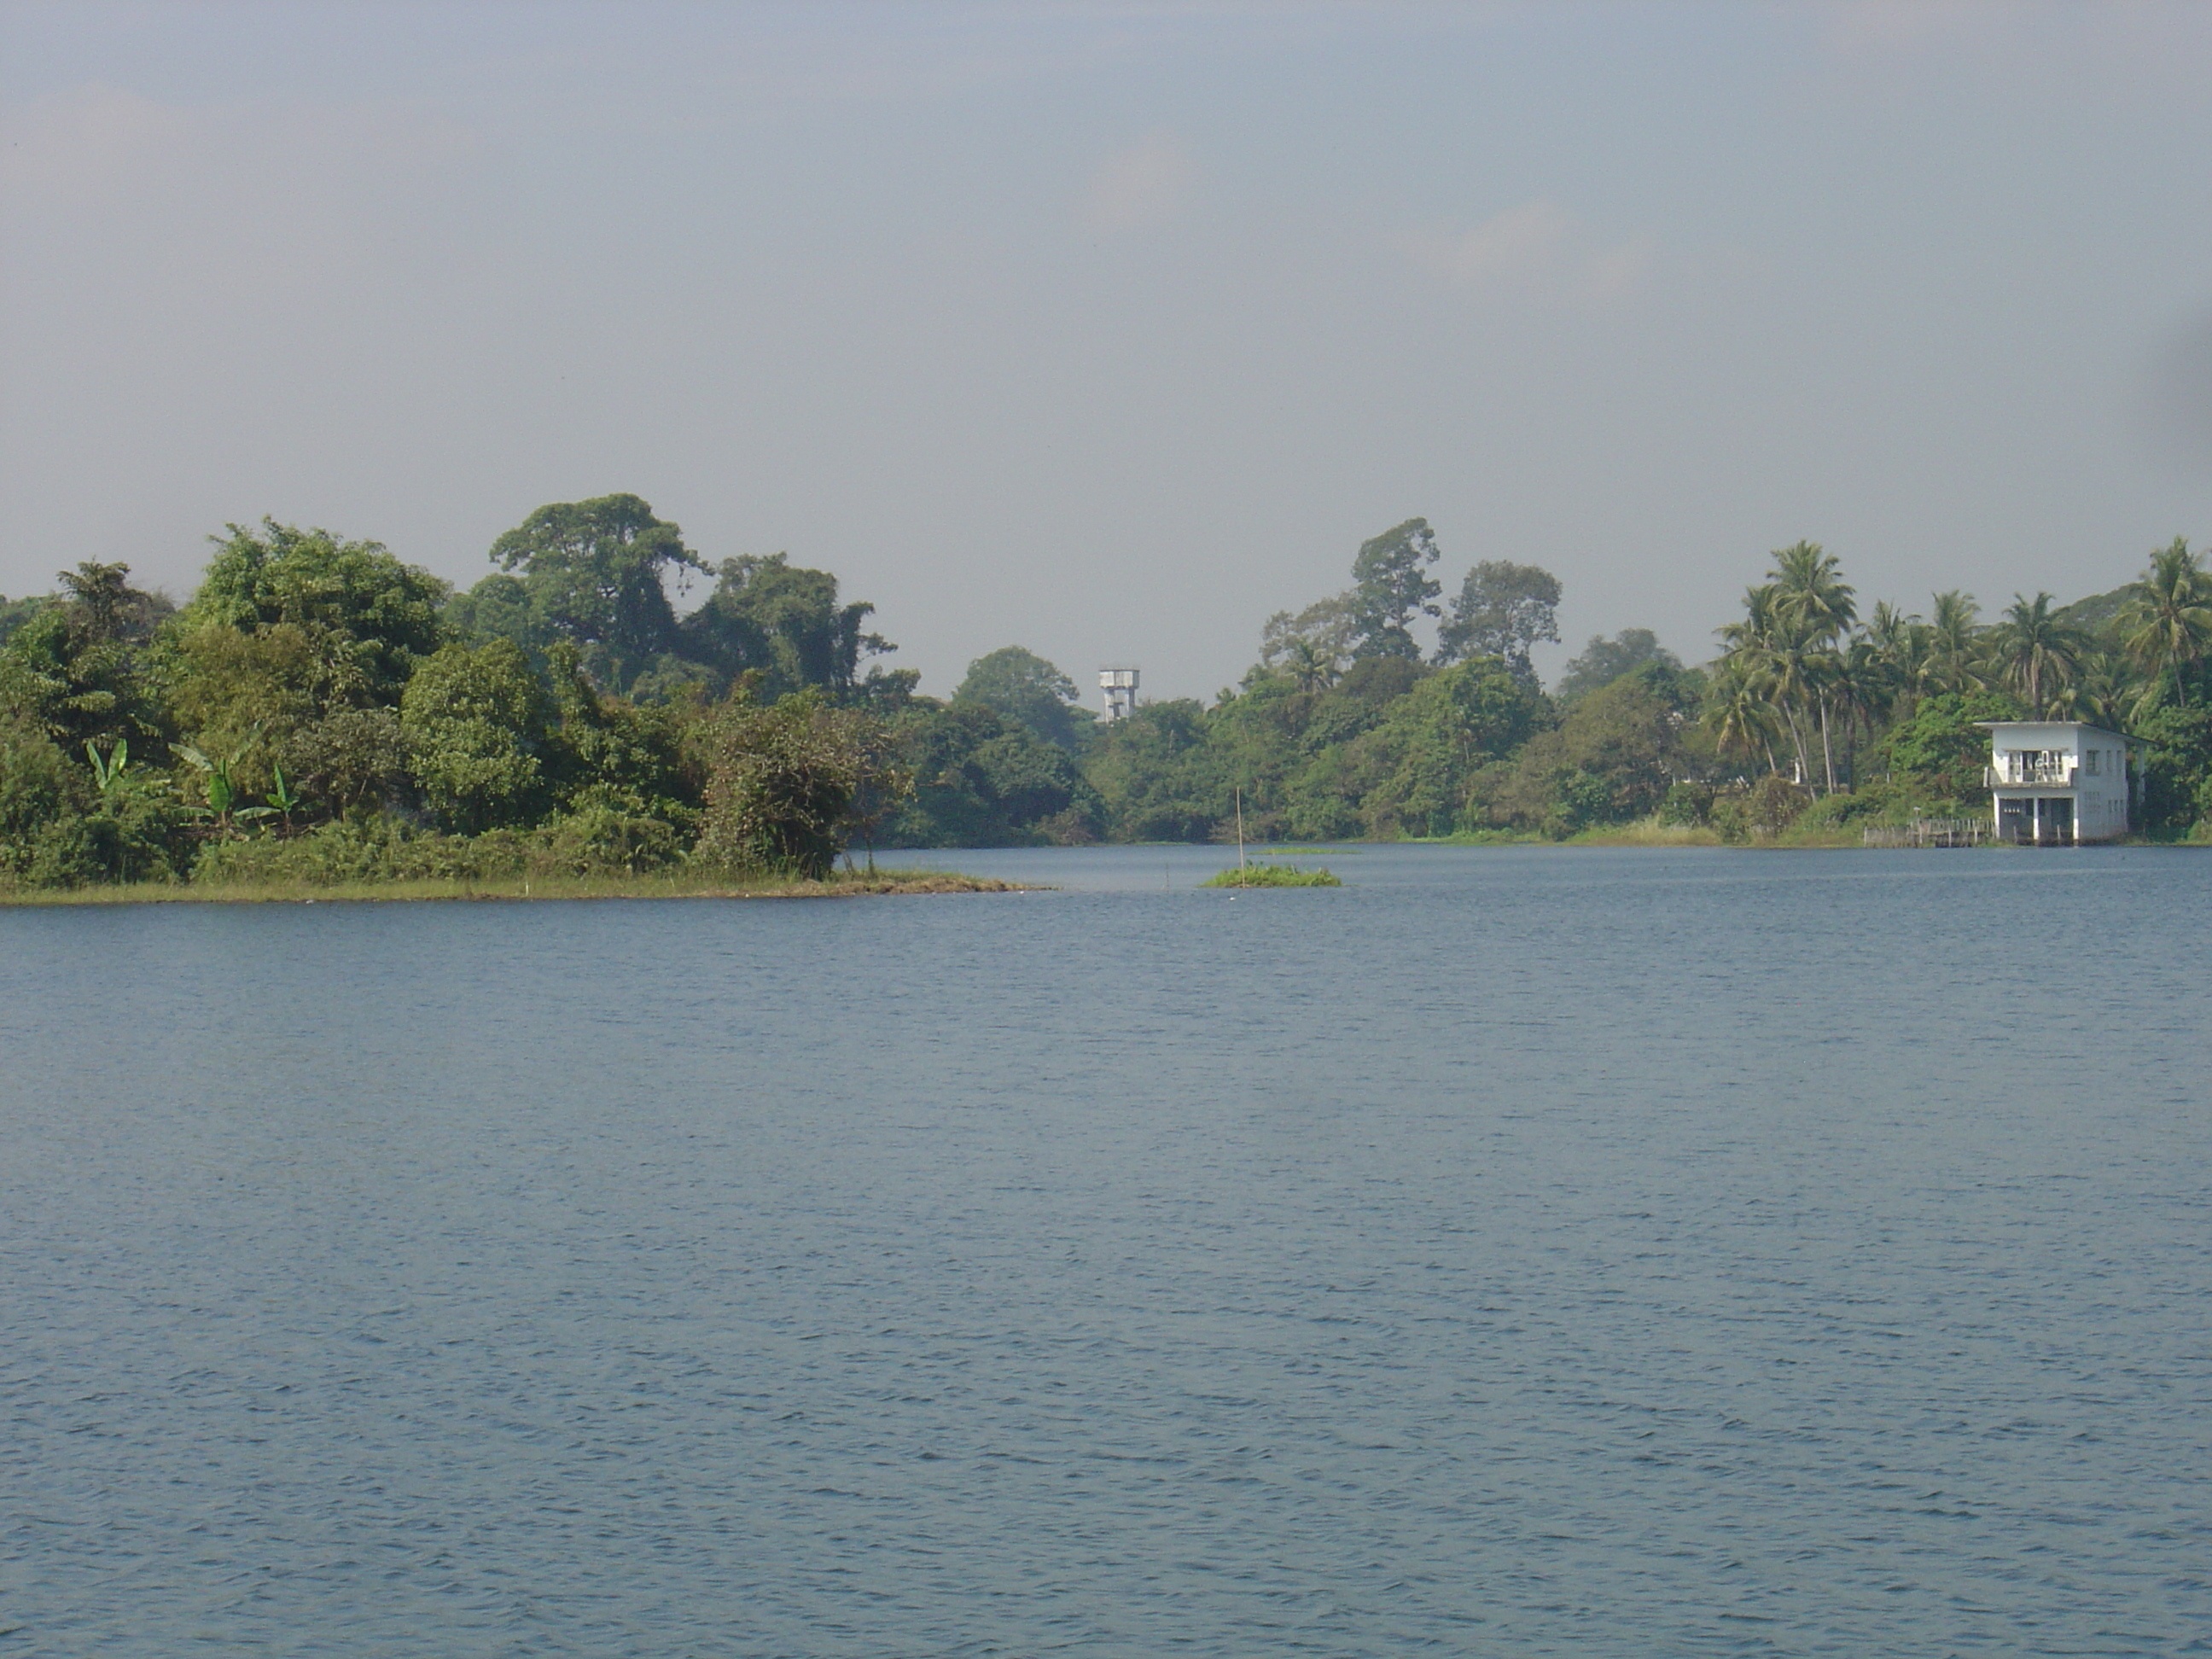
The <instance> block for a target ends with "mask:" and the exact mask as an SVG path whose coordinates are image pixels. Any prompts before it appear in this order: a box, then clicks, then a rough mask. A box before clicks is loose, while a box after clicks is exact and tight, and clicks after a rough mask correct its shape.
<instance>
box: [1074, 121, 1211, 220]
mask: <svg viewBox="0 0 2212 1659" xmlns="http://www.w3.org/2000/svg"><path fill="white" fill-rule="evenodd" d="M1197 177H1198V167H1197V164H1196V163H1195V162H1194V161H1192V160H1191V159H1190V155H1189V154H1188V152H1187V151H1186V150H1185V149H1183V147H1182V143H1180V142H1179V141H1178V140H1177V139H1176V137H1175V136H1174V135H1173V134H1172V133H1166V132H1156V133H1153V134H1152V135H1151V136H1150V137H1146V138H1145V139H1143V140H1141V141H1140V142H1139V143H1135V144H1132V145H1131V146H1130V147H1129V148H1128V149H1125V150H1122V151H1121V153H1120V154H1118V155H1113V156H1109V158H1108V159H1107V161H1106V162H1105V164H1104V165H1103V167H1100V168H1099V169H1098V172H1097V175H1096V176H1095V177H1093V178H1092V179H1091V189H1090V191H1089V192H1088V194H1087V195H1086V196H1085V198H1084V203H1083V214H1082V218H1083V223H1084V226H1085V228H1087V229H1089V230H1091V231H1093V232H1095V233H1097V234H1100V235H1107V236H1112V235H1121V234H1126V233H1127V232H1130V231H1135V230H1145V229H1149V228H1151V227H1152V226H1154V225H1159V224H1164V223H1166V222H1168V221H1169V220H1170V219H1173V218H1175V217H1176V216H1177V215H1179V214H1180V213H1182V210H1183V209H1184V208H1185V207H1186V206H1188V204H1189V201H1190V195H1191V189H1192V186H1193V185H1194V183H1195V181H1196V179H1197Z"/></svg>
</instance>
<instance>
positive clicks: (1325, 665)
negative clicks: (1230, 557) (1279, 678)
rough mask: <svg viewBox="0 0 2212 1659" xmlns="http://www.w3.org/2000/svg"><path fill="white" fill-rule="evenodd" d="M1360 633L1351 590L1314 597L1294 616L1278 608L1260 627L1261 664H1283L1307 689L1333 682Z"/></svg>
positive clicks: (1274, 665) (1267, 665) (1280, 665)
mask: <svg viewBox="0 0 2212 1659" xmlns="http://www.w3.org/2000/svg"><path fill="white" fill-rule="evenodd" d="M1358 637H1359V624H1358V619H1357V618H1356V617H1354V615H1353V614H1352V595H1351V594H1350V593H1337V594H1333V595H1331V596H1330V597H1329V598H1328V599H1317V600H1316V601H1315V602H1314V603H1313V604H1311V605H1308V606H1307V607H1306V608H1305V609H1304V610H1303V611H1299V612H1297V614H1296V615H1295V616H1294V615H1292V614H1291V612H1290V611H1277V612H1275V614H1274V615H1273V616H1272V617H1268V618H1267V621H1266V623H1263V624H1262V625H1261V629H1260V664H1261V666H1262V667H1263V668H1270V669H1273V668H1285V669H1287V670H1288V671H1290V672H1291V673H1292V674H1293V675H1294V676H1295V677H1296V678H1297V680H1298V682H1299V684H1300V685H1301V687H1302V689H1304V690H1309V691H1321V690H1327V689H1328V687H1329V686H1331V685H1333V684H1335V683H1336V677H1337V676H1338V674H1340V672H1342V671H1343V668H1344V665H1345V663H1346V660H1347V659H1350V657H1351V655H1352V647H1353V645H1354V644H1355V643H1357V641H1358Z"/></svg>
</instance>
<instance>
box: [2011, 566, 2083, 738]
mask: <svg viewBox="0 0 2212 1659" xmlns="http://www.w3.org/2000/svg"><path fill="white" fill-rule="evenodd" d="M2054 605H2055V601H2054V600H2053V599H2052V598H2051V595H2050V594H2048V593H2038V594H2037V595H2036V596H2035V597H2034V598H2033V599H2029V598H2027V596H2026V595H2024V594H2019V593H2015V594H2014V595H2013V602H2012V604H2011V605H2009V606H2008V607H2007V609H2006V611H2005V613H2004V620H2003V621H2002V622H2001V623H1998V624H1997V625H1996V628H1995V629H1992V630H1991V634H1990V653H1991V655H1992V657H1993V659H1994V660H1995V661H1996V665H1997V668H1998V671H1999V672H2000V673H2001V674H2002V676H2003V678H2004V681H2005V684H2008V686H2010V687H2011V688H2012V689H2013V690H2015V691H2016V692H2018V693H2019V694H2020V696H2021V702H2024V703H2025V704H2026V705H2027V712H2028V714H2029V716H2030V717H2031V718H2033V719H2036V720H2045V719H2050V718H2053V717H2056V716H2059V715H2061V714H2063V711H2064V709H2065V707H2066V700H2067V691H2068V688H2069V686H2070V685H2071V684H2073V679H2074V675H2075V671H2076V670H2077V669H2078V668H2080V666H2081V657H2082V653H2083V652H2084V651H2085V650H2087V647H2088V641H2087V639H2086V638H2084V637H2083V635H2082V634H2081V630H2080V629H2076V628H2073V627H2070V626H2069V625H2068V624H2067V623H2064V622H2063V621H2061V620H2060V619H2059V617H2057V615H2055V614H2054V609H2053V607H2054Z"/></svg>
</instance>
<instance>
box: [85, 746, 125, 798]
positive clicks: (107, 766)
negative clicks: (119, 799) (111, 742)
mask: <svg viewBox="0 0 2212 1659" xmlns="http://www.w3.org/2000/svg"><path fill="white" fill-rule="evenodd" d="M84 754H85V758H86V759H87V760H88V761H90V762H91V763H92V775H93V780H94V782H96V783H98V784H99V785H100V799H102V800H111V801H112V800H113V799H115V797H116V795H117V794H118V793H120V792H121V791H122V790H123V789H124V788H125V787H126V785H127V784H128V783H129V782H130V780H129V779H128V778H126V777H125V774H126V773H127V772H129V771H130V769H131V739H130V738H116V740H115V747H114V748H112V749H111V750H108V751H107V753H106V754H105V755H103V754H101V753H100V750H98V749H96V748H95V747H94V746H93V744H92V743H91V742H90V741H89V740H87V742H86V744H85V745H84Z"/></svg>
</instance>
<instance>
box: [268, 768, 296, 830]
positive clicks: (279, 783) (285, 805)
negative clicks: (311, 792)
mask: <svg viewBox="0 0 2212 1659" xmlns="http://www.w3.org/2000/svg"><path fill="white" fill-rule="evenodd" d="M270 771H272V772H274V773H275V774H276V787H274V788H272V789H270V792H269V805H268V806H267V807H266V808H264V809H260V810H263V811H270V812H281V813H283V817H284V828H285V830H286V832H287V833H289V831H290V830H291V828H292V814H293V813H295V812H296V811H299V809H300V799H301V797H300V792H299V791H298V790H296V789H295V788H294V787H292V786H291V784H290V783H289V781H287V780H286V778H285V776H284V769H283V767H281V766H277V765H274V764H271V766H270Z"/></svg>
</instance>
